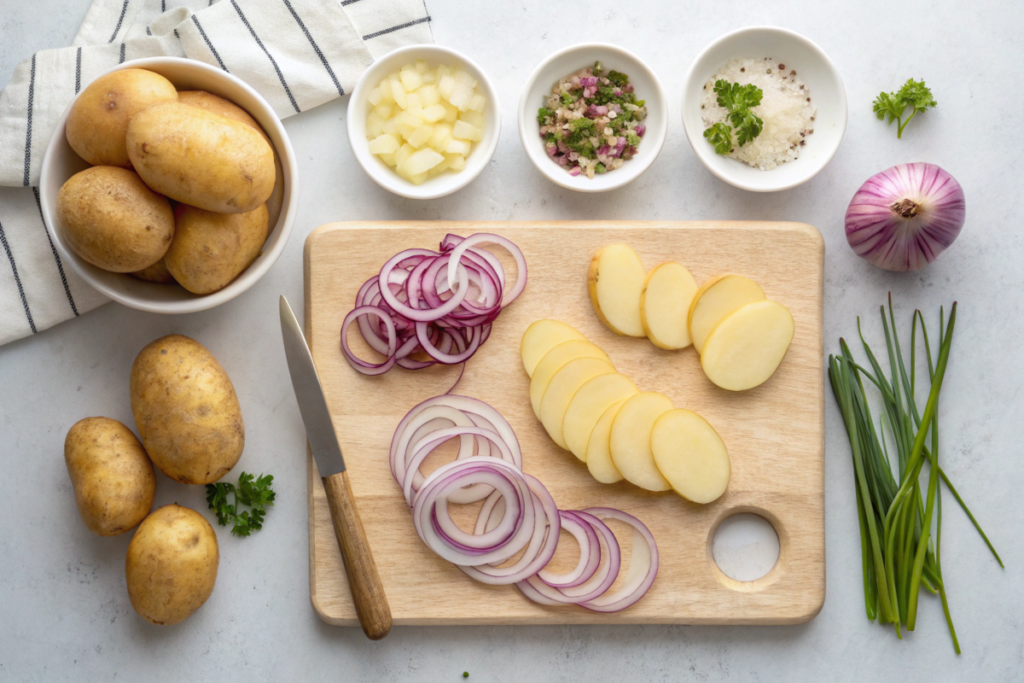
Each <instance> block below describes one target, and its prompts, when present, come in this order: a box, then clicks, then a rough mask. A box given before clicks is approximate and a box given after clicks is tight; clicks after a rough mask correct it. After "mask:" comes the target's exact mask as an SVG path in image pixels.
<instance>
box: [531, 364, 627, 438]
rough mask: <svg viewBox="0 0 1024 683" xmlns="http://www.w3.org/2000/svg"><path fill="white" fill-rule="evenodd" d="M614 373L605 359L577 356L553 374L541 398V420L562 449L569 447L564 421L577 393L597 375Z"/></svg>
mask: <svg viewBox="0 0 1024 683" xmlns="http://www.w3.org/2000/svg"><path fill="white" fill-rule="evenodd" d="M614 374H615V368H614V367H612V364H611V363H609V362H608V361H606V360H603V359H601V358H577V359H576V360H571V361H569V362H568V363H566V364H565V365H563V366H562V368H561V369H560V370H559V371H558V372H556V373H555V374H554V375H553V376H552V377H551V381H550V382H548V388H547V389H545V390H544V397H543V398H542V399H541V401H540V423H541V424H542V425H544V429H545V430H546V431H547V433H548V436H550V437H551V440H552V441H554V442H555V443H556V444H558V447H559V448H566V445H565V438H564V437H563V435H562V423H563V422H564V421H565V412H566V410H568V408H569V403H571V402H572V399H573V397H574V396H575V395H576V392H578V391H579V390H580V387H582V386H583V385H584V384H587V383H588V382H590V381H591V380H592V379H594V378H595V377H599V376H602V375H608V376H612V375H614ZM595 422H596V420H595Z"/></svg>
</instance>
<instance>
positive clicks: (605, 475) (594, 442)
mask: <svg viewBox="0 0 1024 683" xmlns="http://www.w3.org/2000/svg"><path fill="white" fill-rule="evenodd" d="M625 402H626V401H625V399H623V400H621V401H619V402H618V403H616V404H614V405H612V406H610V407H609V408H608V410H606V411H604V415H602V416H601V418H600V419H599V420H598V421H597V424H596V425H594V430H593V431H592V432H590V440H589V441H587V469H588V470H590V476H592V477H593V478H594V479H596V480H597V481H599V482H600V483H602V484H614V483H615V482H619V481H622V474H621V473H620V472H619V471H618V470H617V469H615V463H614V462H612V451H611V448H610V444H609V439H610V438H611V434H612V422H613V421H614V420H615V416H616V415H618V414H619V408H621V407H622V404H623V403H625Z"/></svg>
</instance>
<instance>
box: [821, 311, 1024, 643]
mask: <svg viewBox="0 0 1024 683" xmlns="http://www.w3.org/2000/svg"><path fill="white" fill-rule="evenodd" d="M881 318H882V329H883V331H884V333H885V347H886V356H887V360H888V363H887V365H888V371H889V372H888V376H887V375H886V372H885V370H883V366H882V364H881V363H880V362H879V360H878V358H877V357H876V356H875V354H874V353H873V352H872V350H871V347H870V346H869V345H868V343H867V341H866V340H865V339H864V334H863V331H862V329H861V324H860V318H858V319H857V333H858V336H859V337H860V341H861V345H862V346H863V347H864V354H865V356H866V357H867V360H868V367H866V366H864V365H860V364H858V363H857V362H856V361H855V360H854V357H853V352H852V351H851V350H850V347H849V345H848V344H847V343H846V341H845V340H843V339H840V340H839V346H840V353H839V354H838V355H834V356H829V359H828V376H829V382H830V384H831V385H832V393H833V395H834V396H835V399H836V403H837V404H838V406H839V409H840V412H841V413H842V415H843V422H844V423H845V425H846V433H847V436H848V437H849V439H850V450H851V452H852V455H853V469H854V476H855V491H856V494H857V520H858V525H859V527H860V539H861V572H862V574H863V581H864V605H865V611H866V612H867V616H868V619H870V620H872V621H874V620H876V619H877V620H878V622H879V623H881V624H892V625H893V627H894V629H895V631H896V635H897V636H898V637H900V638H902V637H903V629H904V628H906V630H908V631H913V630H914V629H915V627H916V626H917V605H918V597H919V595H920V593H921V590H922V589H924V590H926V591H928V592H929V593H931V594H933V595H938V596H939V599H940V600H941V602H942V611H943V614H944V616H945V619H946V624H947V626H948V627H949V634H950V637H951V638H952V641H953V648H954V650H955V651H956V653H957V654H960V643H959V640H958V639H957V635H956V629H955V628H954V627H953V618H952V616H951V612H950V608H949V600H948V597H947V593H946V586H945V582H944V581H943V579H942V560H941V555H940V552H941V549H942V488H943V486H945V488H946V489H947V490H948V491H949V492H950V493H951V494H953V498H954V499H955V500H956V502H957V503H958V504H959V505H960V507H961V508H962V509H963V510H964V512H965V513H966V514H967V516H968V518H970V520H971V523H972V524H973V525H974V528H975V529H976V530H977V531H978V533H979V534H980V536H981V538H982V539H983V540H984V542H985V545H986V546H988V549H989V550H990V551H991V552H992V555H993V557H995V559H996V561H997V562H999V566H1001V567H1003V566H1004V565H1003V561H1002V559H1000V557H999V554H998V553H997V552H996V550H995V547H993V545H992V543H991V542H990V541H989V539H988V536H986V535H985V532H984V531H983V530H982V528H981V525H980V524H979V523H978V521H977V520H976V519H975V517H974V515H973V514H971V511H970V509H969V508H968V507H967V504H966V503H964V500H963V498H962V497H961V496H960V494H959V493H958V492H957V490H956V488H954V486H953V483H952V482H951V481H950V480H949V477H948V476H947V474H946V472H944V471H943V469H942V467H941V466H940V464H939V421H938V409H939V393H940V391H941V390H942V382H943V379H944V378H945V374H946V367H947V365H948V363H949V355H950V351H951V349H952V346H953V330H954V328H955V326H956V303H954V304H953V307H952V308H951V309H950V314H949V320H948V322H947V321H946V318H945V312H944V311H943V310H942V309H940V311H939V339H938V342H939V343H938V347H937V351H938V352H937V354H934V355H933V353H932V347H931V344H930V342H929V340H928V330H927V327H926V325H925V321H924V316H923V315H922V314H921V312H920V311H914V316H913V319H912V321H911V331H910V372H909V374H908V372H907V367H906V365H905V364H904V361H903V358H904V355H903V350H902V348H901V346H900V340H899V335H898V333H897V330H896V316H895V313H894V311H893V306H892V296H890V297H889V310H888V316H887V315H886V309H885V306H882V307H881ZM919 326H920V331H921V339H922V342H923V347H924V351H925V357H926V359H927V365H928V379H929V388H928V397H927V399H926V401H925V406H924V410H923V411H920V410H919V409H918V403H917V395H916V393H915V392H916V391H917V390H918V388H919V387H918V385H919V381H918V380H919V378H918V376H917V372H916V366H917V358H918V355H917V332H918V327H919ZM865 379H866V380H868V384H866V383H865V382H864V380H865ZM869 386H873V387H874V389H875V390H877V394H878V395H879V396H880V397H881V405H882V410H881V413H880V414H879V416H878V429H876V428H875V419H874V417H873V415H872V413H871V407H870V404H869V401H868V387H869ZM890 444H892V446H893V451H894V452H895V456H896V460H895V467H894V463H893V461H892V460H891V459H890ZM926 465H927V469H928V477H927V483H926V484H925V485H924V486H922V481H921V477H922V473H923V471H924V469H925V466H926Z"/></svg>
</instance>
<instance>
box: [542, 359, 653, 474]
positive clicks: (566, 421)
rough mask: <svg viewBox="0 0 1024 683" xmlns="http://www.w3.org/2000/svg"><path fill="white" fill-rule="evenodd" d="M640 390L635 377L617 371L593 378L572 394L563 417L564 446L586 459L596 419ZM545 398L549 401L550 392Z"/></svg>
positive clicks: (578, 456) (584, 460)
mask: <svg viewBox="0 0 1024 683" xmlns="http://www.w3.org/2000/svg"><path fill="white" fill-rule="evenodd" d="M559 374H561V373H559ZM557 376H558V375H556V378H557ZM552 384H554V380H552ZM548 391H550V389H548ZM638 392H639V389H637V388H636V385H635V384H633V380H631V379H630V378H628V377H626V376H625V375H620V374H618V373H615V374H613V375H601V376H600V377H594V378H593V379H592V380H590V381H589V382H587V383H586V384H584V385H582V386H581V387H580V388H579V391H577V392H576V393H575V394H574V395H573V397H572V401H570V402H569V406H568V407H567V408H566V410H565V417H564V418H563V419H562V439H563V440H564V441H565V446H564V448H567V449H568V450H570V451H572V454H573V455H575V456H576V457H577V458H579V459H580V460H582V461H583V462H586V461H587V443H588V442H589V441H590V434H591V433H592V432H593V431H594V426H595V425H597V421H598V420H600V419H601V416H602V415H604V414H605V412H607V410H608V408H609V407H611V406H612V405H614V404H616V403H619V402H620V401H623V400H624V399H627V398H629V397H630V396H632V395H634V394H636V393H638ZM544 400H545V401H546V400H547V395H545V397H544ZM543 411H544V409H543V405H542V407H541V412H542V413H543ZM556 443H557V440H556ZM559 445H561V444H559Z"/></svg>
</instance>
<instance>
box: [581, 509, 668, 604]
mask: <svg viewBox="0 0 1024 683" xmlns="http://www.w3.org/2000/svg"><path fill="white" fill-rule="evenodd" d="M583 512H588V513H590V514H592V515H593V516H594V517H597V518H598V519H617V520H619V521H620V522H625V523H626V524H629V525H630V526H632V527H633V529H634V531H633V549H632V552H631V554H630V560H629V573H628V574H627V575H626V582H625V583H624V584H623V585H622V587H621V588H619V590H617V591H615V592H614V593H612V594H611V595H602V596H600V597H598V598H594V599H593V600H590V601H588V602H581V603H580V607H586V608H587V609H589V610H591V611H594V612H619V611H621V610H624V609H626V608H627V607H629V606H630V605H633V604H635V603H636V602H637V601H639V600H640V598H642V597H643V596H644V595H645V594H646V593H647V591H648V590H649V589H650V588H651V586H652V585H653V584H654V579H655V578H656V577H657V576H658V544H657V543H655V541H654V535H653V534H652V533H651V530H650V529H648V528H647V527H646V526H645V525H644V523H643V522H641V521H640V520H639V519H637V518H636V517H634V516H633V515H629V514H626V513H625V512H622V511H621V510H616V509H614V508H601V507H594V508H587V509H585V510H583ZM638 541H643V542H642V543H640V542H638Z"/></svg>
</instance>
